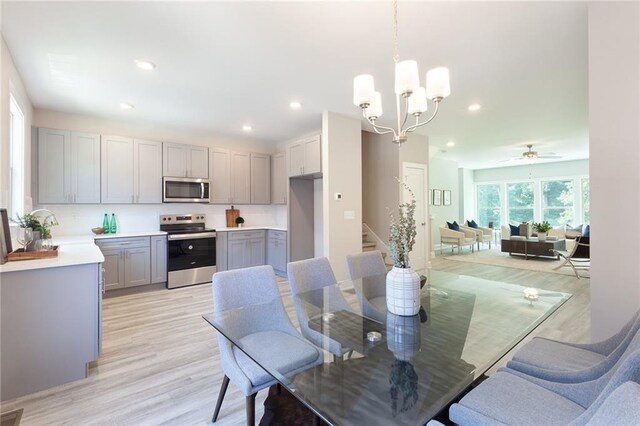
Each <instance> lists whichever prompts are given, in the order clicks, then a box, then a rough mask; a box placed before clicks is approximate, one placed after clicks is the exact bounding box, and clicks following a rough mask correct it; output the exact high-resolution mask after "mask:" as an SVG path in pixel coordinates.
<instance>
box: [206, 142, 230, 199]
mask: <svg viewBox="0 0 640 426" xmlns="http://www.w3.org/2000/svg"><path fill="white" fill-rule="evenodd" d="M209 176H211V179H210V180H211V185H210V188H211V191H210V193H209V195H210V200H211V203H212V204H229V203H231V153H230V152H229V150H226V149H221V148H211V149H210V150H209Z"/></svg>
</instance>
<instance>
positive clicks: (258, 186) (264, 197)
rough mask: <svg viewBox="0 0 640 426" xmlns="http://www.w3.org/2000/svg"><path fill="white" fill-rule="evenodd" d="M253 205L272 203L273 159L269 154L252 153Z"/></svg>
mask: <svg viewBox="0 0 640 426" xmlns="http://www.w3.org/2000/svg"><path fill="white" fill-rule="evenodd" d="M250 177H251V204H269V203H270V202H271V158H270V157H269V155H268V154H257V153H253V152H252V153H251V170H250Z"/></svg>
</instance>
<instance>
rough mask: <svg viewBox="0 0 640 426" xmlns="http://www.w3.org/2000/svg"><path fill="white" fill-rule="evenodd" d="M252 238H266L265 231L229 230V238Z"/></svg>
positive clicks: (231, 239)
mask: <svg viewBox="0 0 640 426" xmlns="http://www.w3.org/2000/svg"><path fill="white" fill-rule="evenodd" d="M251 238H264V231H232V232H229V240H230V241H233V240H248V239H251Z"/></svg>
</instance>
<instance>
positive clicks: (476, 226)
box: [467, 220, 478, 229]
mask: <svg viewBox="0 0 640 426" xmlns="http://www.w3.org/2000/svg"><path fill="white" fill-rule="evenodd" d="M467 223H468V224H469V227H470V228H475V229H478V224H477V223H476V221H475V220H468V221H467Z"/></svg>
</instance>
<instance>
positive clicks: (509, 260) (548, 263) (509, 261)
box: [444, 248, 589, 278]
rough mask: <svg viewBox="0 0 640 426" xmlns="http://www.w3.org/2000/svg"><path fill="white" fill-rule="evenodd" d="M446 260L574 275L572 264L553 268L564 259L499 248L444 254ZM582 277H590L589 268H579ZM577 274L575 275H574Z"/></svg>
mask: <svg viewBox="0 0 640 426" xmlns="http://www.w3.org/2000/svg"><path fill="white" fill-rule="evenodd" d="M444 258H445V259H446V260H455V261H456V262H469V263H479V264H482V265H490V266H501V267H503V268H515V269H526V270H529V271H539V272H549V273H551V274H560V275H574V273H573V269H571V267H570V266H565V267H563V268H560V269H558V270H554V269H553V268H555V267H557V266H559V265H561V264H562V263H563V262H564V259H563V260H555V259H550V258H541V257H530V258H529V259H528V260H525V259H524V256H517V255H516V256H511V255H509V253H502V252H501V251H500V249H499V248H497V249H495V248H494V249H485V250H480V251H476V252H475V253H468V252H467V253H465V252H462V253H460V254H454V255H448V256H446V255H445V256H444ZM578 274H579V275H580V277H583V278H589V271H588V270H578ZM574 276H575V275H574Z"/></svg>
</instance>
